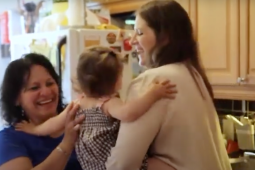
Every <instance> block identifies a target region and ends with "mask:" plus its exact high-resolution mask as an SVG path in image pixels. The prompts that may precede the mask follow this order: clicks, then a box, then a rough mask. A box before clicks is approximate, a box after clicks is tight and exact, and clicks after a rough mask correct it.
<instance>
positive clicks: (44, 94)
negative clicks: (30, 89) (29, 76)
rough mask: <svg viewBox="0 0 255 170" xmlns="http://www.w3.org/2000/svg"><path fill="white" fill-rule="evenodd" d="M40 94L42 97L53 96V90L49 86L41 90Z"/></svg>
mask: <svg viewBox="0 0 255 170" xmlns="http://www.w3.org/2000/svg"><path fill="white" fill-rule="evenodd" d="M40 94H41V95H42V96H47V95H50V94H51V89H50V88H49V87H47V86H44V87H42V88H41V91H40Z"/></svg>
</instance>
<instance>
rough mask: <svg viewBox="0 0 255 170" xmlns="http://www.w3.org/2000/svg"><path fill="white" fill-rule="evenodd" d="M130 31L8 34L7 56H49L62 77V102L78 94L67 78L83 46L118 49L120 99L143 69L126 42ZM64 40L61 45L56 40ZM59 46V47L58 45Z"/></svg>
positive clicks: (70, 76) (70, 77)
mask: <svg viewBox="0 0 255 170" xmlns="http://www.w3.org/2000/svg"><path fill="white" fill-rule="evenodd" d="M132 33H133V31H131V30H124V31H121V32H120V31H119V30H96V29H67V30H60V31H53V32H48V33H35V34H25V35H17V36H13V37H11V59H12V60H15V59H18V58H21V57H22V56H23V54H27V53H29V52H36V53H41V54H44V55H45V56H46V57H48V58H49V59H50V61H51V62H52V64H53V65H54V67H55V69H56V71H57V72H58V73H59V75H60V76H61V79H62V82H61V83H62V84H61V85H62V89H63V94H64V98H65V102H70V101H72V100H74V99H75V98H76V97H77V95H78V94H76V93H75V92H74V91H73V87H72V82H71V79H72V77H73V76H75V74H76V66H77V62H78V56H79V54H80V53H81V52H82V51H83V50H84V49H85V47H89V46H93V45H102V46H107V47H111V48H113V49H115V50H118V51H119V52H120V53H121V54H122V55H123V56H124V57H125V59H126V62H125V63H124V72H123V87H122V89H121V91H120V96H121V98H123V99H124V98H125V97H126V91H127V88H128V86H129V84H130V82H131V80H132V79H133V78H134V77H136V76H137V75H138V74H139V73H141V72H142V71H143V69H142V68H140V67H139V65H138V59H137V57H136V53H135V50H134V49H133V48H132V46H130V45H129V40H128V38H129V37H130V36H131V35H132ZM65 39H66V42H64V45H63V44H61V43H60V42H63V40H65ZM62 45H63V46H62Z"/></svg>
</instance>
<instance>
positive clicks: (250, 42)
mask: <svg viewBox="0 0 255 170" xmlns="http://www.w3.org/2000/svg"><path fill="white" fill-rule="evenodd" d="M240 33H241V35H240V47H241V48H240V62H241V65H240V66H241V77H242V78H244V82H243V84H244V85H255V48H254V46H255V1H254V0H243V1H240Z"/></svg>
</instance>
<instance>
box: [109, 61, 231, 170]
mask: <svg viewBox="0 0 255 170" xmlns="http://www.w3.org/2000/svg"><path fill="white" fill-rule="evenodd" d="M195 73H196V76H195V77H196V80H197V82H198V84H199V87H200V90H199V89H198V87H197V86H196V83H195V81H194V79H193V78H192V76H191V74H190V73H189V71H188V69H187V68H186V67H185V66H184V65H183V64H171V65H166V66H162V67H159V68H155V69H150V70H148V71H146V72H145V73H143V74H141V75H140V76H139V77H138V78H136V79H135V80H134V81H133V82H132V83H131V85H130V88H129V90H128V95H127V101H128V100H132V99H133V98H136V97H137V96H139V95H141V94H143V93H144V92H145V90H146V88H147V87H148V85H149V84H150V83H151V82H152V81H153V80H154V79H155V78H159V79H165V78H167V79H169V80H171V82H173V83H174V84H176V85H177V90H178V94H177V96H176V99H175V100H171V101H170V100H168V99H162V100H160V101H158V102H157V103H155V104H154V105H153V106H152V107H151V108H150V110H149V111H148V112H147V113H145V114H144V115H143V116H142V117H140V118H139V119H137V120H136V121H134V122H132V123H122V124H121V127H120V131H119V136H118V140H117V143H116V146H115V147H114V148H113V149H112V152H111V156H110V157H109V158H108V161H107V163H106V166H107V170H138V169H139V167H140V165H141V162H142V160H143V158H144V155H145V153H146V151H147V150H148V148H149V147H150V153H152V154H153V155H154V156H155V157H157V158H159V159H161V160H162V161H164V162H166V163H167V164H169V165H171V166H172V167H174V168H175V169H177V170H231V165H230V162H229V159H228V155H227V152H226V149H225V146H224V142H223V138H222V135H221V130H220V125H219V120H218V116H217V113H216V111H215V108H214V106H213V103H212V100H211V98H210V96H209V93H208V91H207V90H206V87H205V85H204V83H203V81H202V79H201V77H200V75H199V74H198V73H197V72H196V71H195ZM201 92H202V93H201ZM201 94H203V96H204V97H205V99H204V98H203V97H202V95H201Z"/></svg>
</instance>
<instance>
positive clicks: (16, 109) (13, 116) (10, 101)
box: [0, 53, 65, 125]
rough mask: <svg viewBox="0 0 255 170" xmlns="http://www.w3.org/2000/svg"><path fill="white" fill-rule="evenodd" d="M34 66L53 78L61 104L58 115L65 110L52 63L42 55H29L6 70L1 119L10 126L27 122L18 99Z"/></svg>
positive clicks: (14, 62)
mask: <svg viewBox="0 0 255 170" xmlns="http://www.w3.org/2000/svg"><path fill="white" fill-rule="evenodd" d="M33 65H40V66H42V67H44V68H45V69H46V70H47V71H48V72H49V74H50V75H51V76H52V78H53V79H54V80H55V81H56V83H57V84H58V89H59V102H58V106H57V111H58V113H60V112H62V111H63V109H64V107H65V106H64V104H63V93H62V89H61V86H60V81H61V80H60V79H59V76H58V75H57V73H56V71H55V69H54V67H53V65H52V64H51V63H50V61H49V60H48V59H47V58H46V57H45V56H43V55H41V54H36V53H29V54H26V55H24V57H22V58H21V59H17V60H14V61H12V62H11V63H10V64H9V65H8V67H7V68H6V71H5V74H4V79H3V82H2V87H1V99H0V100H1V101H0V102H1V106H0V107H1V109H2V111H1V117H2V118H3V119H4V120H5V121H6V123H7V124H8V125H13V124H15V123H16V122H20V121H22V120H27V117H26V116H25V115H24V114H22V108H21V107H20V106H17V105H16V101H17V98H18V96H19V94H20V91H21V90H22V88H23V86H24V84H26V81H27V79H28V78H29V74H30V71H31V67H32V66H33Z"/></svg>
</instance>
